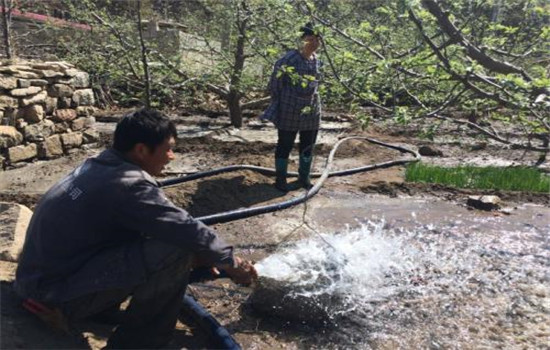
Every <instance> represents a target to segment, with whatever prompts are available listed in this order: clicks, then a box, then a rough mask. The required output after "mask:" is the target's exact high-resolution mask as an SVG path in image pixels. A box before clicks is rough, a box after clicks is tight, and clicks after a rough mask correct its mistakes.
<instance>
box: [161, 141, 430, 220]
mask: <svg viewBox="0 0 550 350" xmlns="http://www.w3.org/2000/svg"><path fill="white" fill-rule="evenodd" d="M354 139H355V140H366V141H368V142H371V143H374V144H377V145H381V146H384V147H388V148H392V149H395V150H398V151H400V152H406V153H410V154H413V155H414V159H400V160H394V161H389V162H383V163H376V164H371V165H366V166H363V167H358V168H353V169H347V170H341V171H336V172H332V173H331V172H330V168H331V167H332V161H333V159H334V154H335V153H336V150H337V149H338V147H339V146H340V144H342V143H343V142H345V141H349V140H354ZM418 160H420V155H419V154H418V153H417V152H415V151H413V150H410V149H408V148H405V147H402V146H397V145H392V144H387V143H383V142H380V141H377V140H374V139H371V138H368V137H362V136H350V137H346V138H344V139H341V140H339V141H338V142H337V143H336V144H335V145H334V147H333V148H332V150H331V151H330V154H329V156H328V158H327V161H326V166H325V170H323V172H322V173H314V174H312V176H313V177H320V178H319V180H318V181H317V182H316V183H315V185H314V186H313V187H312V188H311V189H309V190H308V191H307V192H306V193H305V194H304V195H303V196H300V197H296V198H292V199H289V200H286V201H283V202H279V203H274V204H270V205H265V206H260V207H254V208H244V209H237V210H232V211H227V212H222V213H218V214H212V215H207V216H202V217H197V218H196V219H197V220H200V221H202V222H203V223H205V224H207V225H212V224H219V223H224V222H229V221H234V220H239V219H244V218H248V217H251V216H255V215H260V214H265V213H269V212H273V211H277V210H282V209H286V208H289V207H292V206H294V205H297V204H300V203H303V202H305V201H307V200H308V199H310V198H311V197H313V196H314V195H315V194H317V192H319V190H320V189H321V187H322V186H323V183H324V182H325V180H326V179H327V178H328V177H329V176H344V175H351V174H356V173H359V172H364V171H370V170H375V169H382V168H389V167H392V166H395V165H401V164H406V163H410V162H415V161H418ZM237 170H252V171H256V172H259V173H261V174H265V175H275V170H274V169H271V168H264V167H257V166H253V165H232V166H228V167H223V168H218V169H213V170H209V171H205V172H200V173H195V174H191V175H188V176H184V177H179V178H173V179H167V180H163V181H160V186H161V187H167V186H174V185H176V184H180V183H183V182H187V181H191V180H196V179H200V178H203V177H208V176H213V175H217V174H222V173H227V172H232V171H237ZM289 175H294V176H296V175H297V174H296V173H289Z"/></svg>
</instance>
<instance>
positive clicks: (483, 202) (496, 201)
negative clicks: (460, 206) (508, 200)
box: [466, 196, 501, 211]
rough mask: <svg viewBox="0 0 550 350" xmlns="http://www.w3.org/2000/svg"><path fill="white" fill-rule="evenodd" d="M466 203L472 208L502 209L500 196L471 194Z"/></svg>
mask: <svg viewBox="0 0 550 350" xmlns="http://www.w3.org/2000/svg"><path fill="white" fill-rule="evenodd" d="M466 204H467V205H468V206H469V207H472V208H476V209H481V210H487V211H490V210H498V209H500V207H501V200H500V198H499V197H498V196H469V197H468V200H467V201H466Z"/></svg>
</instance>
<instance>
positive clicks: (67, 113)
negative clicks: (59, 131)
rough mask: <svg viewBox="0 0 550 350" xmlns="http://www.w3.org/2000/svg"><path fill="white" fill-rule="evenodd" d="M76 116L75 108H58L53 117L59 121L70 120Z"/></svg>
mask: <svg viewBox="0 0 550 350" xmlns="http://www.w3.org/2000/svg"><path fill="white" fill-rule="evenodd" d="M75 118H76V111H75V110H74V109H70V108H67V109H58V110H56V111H55V113H54V114H53V119H54V120H55V121H59V122H65V121H70V120H73V119H75Z"/></svg>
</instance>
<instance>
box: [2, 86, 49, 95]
mask: <svg viewBox="0 0 550 350" xmlns="http://www.w3.org/2000/svg"><path fill="white" fill-rule="evenodd" d="M40 91H42V88H41V87H40V86H30V87H28V88H22V89H13V90H11V91H10V95H12V96H15V97H26V96H31V95H35V94H37V93H39V92H40Z"/></svg>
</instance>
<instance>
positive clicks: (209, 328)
mask: <svg viewBox="0 0 550 350" xmlns="http://www.w3.org/2000/svg"><path fill="white" fill-rule="evenodd" d="M182 308H183V311H184V312H185V313H186V314H188V315H191V317H192V318H193V320H194V321H195V322H197V323H198V325H199V326H200V327H201V329H202V330H203V331H205V332H206V333H207V334H208V335H209V336H210V338H211V339H213V340H214V342H215V346H216V349H228V350H229V349H230V350H241V347H240V346H239V344H238V343H237V342H236V341H235V339H233V337H232V336H231V334H229V332H228V331H227V330H226V329H225V328H223V327H222V326H221V324H220V323H219V322H218V321H217V320H216V319H215V318H214V316H212V315H211V314H209V313H208V311H206V310H205V309H204V308H203V307H202V306H201V304H199V303H198V302H197V301H196V300H195V299H194V298H193V297H191V296H189V295H187V294H186V295H184V296H183V301H182Z"/></svg>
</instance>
